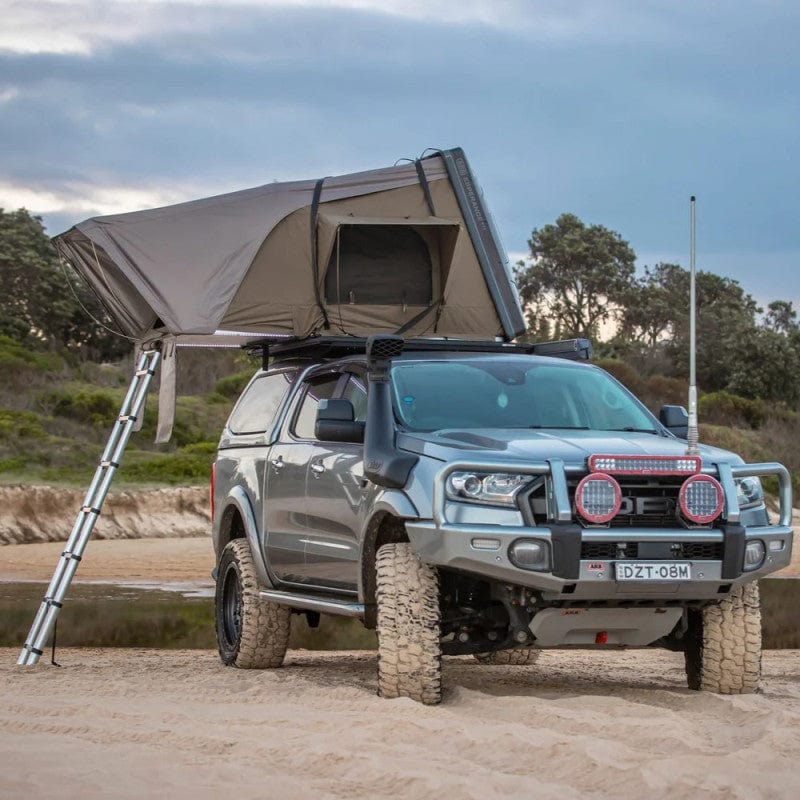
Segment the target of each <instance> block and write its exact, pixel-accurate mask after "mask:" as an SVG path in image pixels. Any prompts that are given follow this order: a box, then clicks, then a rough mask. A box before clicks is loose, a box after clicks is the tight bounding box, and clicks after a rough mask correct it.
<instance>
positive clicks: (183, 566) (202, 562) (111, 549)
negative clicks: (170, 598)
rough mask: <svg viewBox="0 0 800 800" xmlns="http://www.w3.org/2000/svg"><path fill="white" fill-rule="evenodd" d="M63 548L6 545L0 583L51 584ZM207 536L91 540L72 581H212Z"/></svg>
mask: <svg viewBox="0 0 800 800" xmlns="http://www.w3.org/2000/svg"><path fill="white" fill-rule="evenodd" d="M63 549H64V546H63V544H61V543H59V542H41V543H37V544H25V545H10V546H8V547H4V548H2V550H0V581H49V580H50V578H51V577H52V575H53V570H54V569H55V566H56V562H57V561H58V558H59V556H60V555H61V552H62V550H63ZM213 567H214V548H213V547H212V546H211V538H210V537H207V536H204V537H202V538H192V539H188V538H184V539H139V540H116V541H97V542H94V541H92V542H89V546H88V547H87V548H86V550H85V552H84V556H83V560H82V561H81V563H80V566H79V567H78V571H77V572H76V574H75V580H76V581H132V582H137V583H159V584H160V583H175V582H177V583H186V582H190V583H209V584H210V583H211V570H212V569H213Z"/></svg>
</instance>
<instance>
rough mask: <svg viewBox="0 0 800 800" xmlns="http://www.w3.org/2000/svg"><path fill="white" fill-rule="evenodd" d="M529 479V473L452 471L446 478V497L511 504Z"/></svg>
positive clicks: (464, 500) (484, 502) (487, 503)
mask: <svg viewBox="0 0 800 800" xmlns="http://www.w3.org/2000/svg"><path fill="white" fill-rule="evenodd" d="M530 481H531V476H530V475H513V474H509V473H506V472H490V473H485V472H452V473H450V476H449V477H448V479H447V497H448V498H449V499H450V500H459V501H461V502H469V503H481V504H482V505H487V506H513V505H515V498H516V496H517V492H519V490H520V489H522V487H523V486H525V484H527V483H530Z"/></svg>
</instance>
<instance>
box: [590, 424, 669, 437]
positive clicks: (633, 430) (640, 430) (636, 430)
mask: <svg viewBox="0 0 800 800" xmlns="http://www.w3.org/2000/svg"><path fill="white" fill-rule="evenodd" d="M604 430H607V431H614V432H624V433H655V434H656V435H658V436H663V434H662V433H661V431H657V430H655V429H654V428H633V427H631V426H630V425H629V426H628V427H627V428H604Z"/></svg>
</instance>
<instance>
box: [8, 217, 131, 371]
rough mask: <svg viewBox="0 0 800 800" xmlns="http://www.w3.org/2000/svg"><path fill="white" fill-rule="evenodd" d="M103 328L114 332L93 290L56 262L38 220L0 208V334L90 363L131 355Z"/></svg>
mask: <svg viewBox="0 0 800 800" xmlns="http://www.w3.org/2000/svg"><path fill="white" fill-rule="evenodd" d="M68 281H69V283H68ZM85 309H86V310H85ZM87 310H88V312H89V313H87ZM93 317H94V319H93ZM95 319H96V320H99V321H100V323H101V324H98V323H97V322H95ZM104 325H106V326H108V327H112V328H113V323H111V321H110V320H109V319H108V317H107V315H106V314H105V312H104V310H103V309H102V307H101V305H100V303H99V301H98V300H97V298H96V297H95V296H94V294H93V293H92V291H91V290H90V289H89V288H88V287H87V286H86V284H85V283H83V281H82V280H81V279H80V278H79V277H78V276H77V275H76V274H75V273H74V272H73V271H72V270H71V269H70V268H69V267H62V265H61V264H60V263H59V260H58V257H57V255H56V253H55V250H54V248H53V246H52V244H51V243H50V240H49V239H48V237H47V234H46V233H45V231H44V227H43V226H42V221H41V219H40V218H39V217H36V216H33V215H31V214H30V213H29V212H28V211H26V210H25V209H23V208H21V209H18V210H17V211H4V210H3V209H0V334H2V335H6V336H10V337H11V338H12V339H14V340H16V341H18V342H23V343H25V344H26V345H29V346H39V347H47V348H50V349H53V350H55V349H60V348H68V349H70V350H74V351H78V352H81V353H84V354H86V355H87V356H89V357H92V358H106V359H107V358H117V357H119V356H121V355H123V354H124V353H126V352H127V351H128V350H130V344H129V343H128V342H126V341H125V340H124V339H122V338H120V337H118V336H115V335H114V334H112V333H110V332H109V331H108V330H107V329H106V328H105V327H103V326H104Z"/></svg>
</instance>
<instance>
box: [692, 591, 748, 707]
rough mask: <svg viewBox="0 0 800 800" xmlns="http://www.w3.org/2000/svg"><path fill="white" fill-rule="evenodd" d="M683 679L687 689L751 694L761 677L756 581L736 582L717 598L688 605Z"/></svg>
mask: <svg viewBox="0 0 800 800" xmlns="http://www.w3.org/2000/svg"><path fill="white" fill-rule="evenodd" d="M685 656H686V681H687V684H688V686H689V688H690V689H702V690H703V691H706V692H717V693H718V694H752V693H753V692H757V691H758V688H759V683H760V681H761V604H760V600H759V594H758V583H755V582H754V583H748V584H745V585H744V586H737V587H736V588H735V589H734V590H733V591H732V592H731V593H730V595H728V597H726V598H725V599H724V600H722V601H721V602H720V603H718V604H716V605H713V606H708V607H707V608H704V609H702V610H697V609H690V610H689V629H688V631H687V637H686V651H685Z"/></svg>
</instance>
